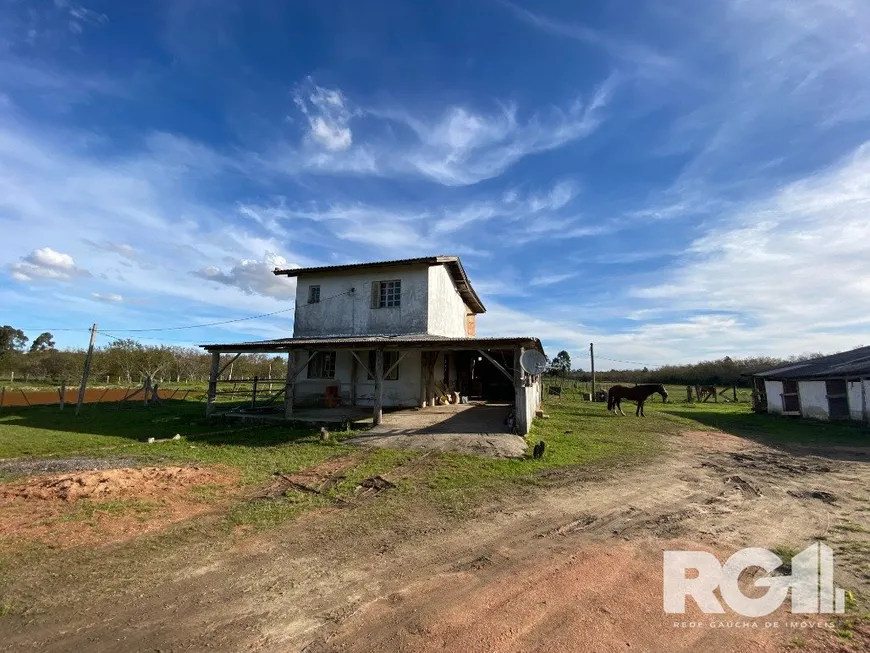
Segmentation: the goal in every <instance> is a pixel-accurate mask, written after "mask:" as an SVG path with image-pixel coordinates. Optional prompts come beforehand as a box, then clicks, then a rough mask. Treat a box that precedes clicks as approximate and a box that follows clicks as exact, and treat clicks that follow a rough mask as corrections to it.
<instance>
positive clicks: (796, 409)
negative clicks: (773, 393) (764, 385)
mask: <svg viewBox="0 0 870 653" xmlns="http://www.w3.org/2000/svg"><path fill="white" fill-rule="evenodd" d="M782 412H783V413H791V414H792V415H794V414H797V415H800V412H801V402H800V398H799V397H798V384H797V381H783V382H782Z"/></svg>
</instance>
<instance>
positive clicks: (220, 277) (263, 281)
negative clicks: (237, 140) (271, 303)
mask: <svg viewBox="0 0 870 653" xmlns="http://www.w3.org/2000/svg"><path fill="white" fill-rule="evenodd" d="M288 267H294V266H291V265H290V263H288V261H287V259H285V258H284V257H283V256H280V255H278V254H275V253H272V252H267V253H266V256H265V258H264V259H263V260H256V261H255V260H247V259H243V260H241V261H237V262H235V263H234V264H233V265H232V266H230V267H229V268H228V269H227V270H222V269H221V268H219V267H218V266H215V265H208V266H205V267H203V268H201V269H200V270H198V271H196V272H194V274H195V275H196V276H198V277H200V278H202V279H206V280H208V281H214V282H216V283H219V284H222V285H225V286H232V287H235V288H238V289H239V290H241V291H242V292H244V293H247V294H250V295H263V296H265V297H272V298H274V299H282V300H288V299H289V300H292V299H293V297H294V296H295V293H296V283H295V279H292V278H288V277H286V276H276V275H275V274H273V273H272V271H273V270H275V268H282V269H286V268H288Z"/></svg>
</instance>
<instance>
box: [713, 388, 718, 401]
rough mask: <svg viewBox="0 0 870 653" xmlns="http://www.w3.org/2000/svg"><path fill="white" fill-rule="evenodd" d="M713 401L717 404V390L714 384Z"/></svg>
mask: <svg viewBox="0 0 870 653" xmlns="http://www.w3.org/2000/svg"><path fill="white" fill-rule="evenodd" d="M713 403H714V404H718V403H719V391H718V390H716V386H715V385H714V386H713Z"/></svg>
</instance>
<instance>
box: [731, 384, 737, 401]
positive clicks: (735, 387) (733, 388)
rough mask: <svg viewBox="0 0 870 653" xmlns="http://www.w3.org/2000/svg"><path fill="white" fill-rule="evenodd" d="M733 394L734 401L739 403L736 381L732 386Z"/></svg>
mask: <svg viewBox="0 0 870 653" xmlns="http://www.w3.org/2000/svg"><path fill="white" fill-rule="evenodd" d="M731 391H732V396H733V397H734V403H735V404H736V403H737V384H736V383H735V384H734V385H733V386H731Z"/></svg>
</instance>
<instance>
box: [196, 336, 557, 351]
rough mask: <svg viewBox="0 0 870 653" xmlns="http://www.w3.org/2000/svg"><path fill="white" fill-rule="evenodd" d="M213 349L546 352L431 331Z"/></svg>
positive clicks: (513, 340) (516, 340) (534, 342)
mask: <svg viewBox="0 0 870 653" xmlns="http://www.w3.org/2000/svg"><path fill="white" fill-rule="evenodd" d="M200 347H202V348H203V349H205V350H206V351H209V352H230V353H256V352H260V353H269V352H273V353H278V352H283V351H289V350H290V349H373V348H384V349H440V350H459V349H513V348H514V347H525V348H527V349H537V350H538V351H539V352H541V353H544V348H543V346H542V345H541V341H540V340H538V339H537V338H533V337H522V336H519V337H509V338H447V337H444V336H433V335H428V334H419V335H400V336H389V335H379V336H334V337H328V338H279V339H277V340H259V341H253V342H235V343H226V344H224V343H218V344H210V345H200Z"/></svg>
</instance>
